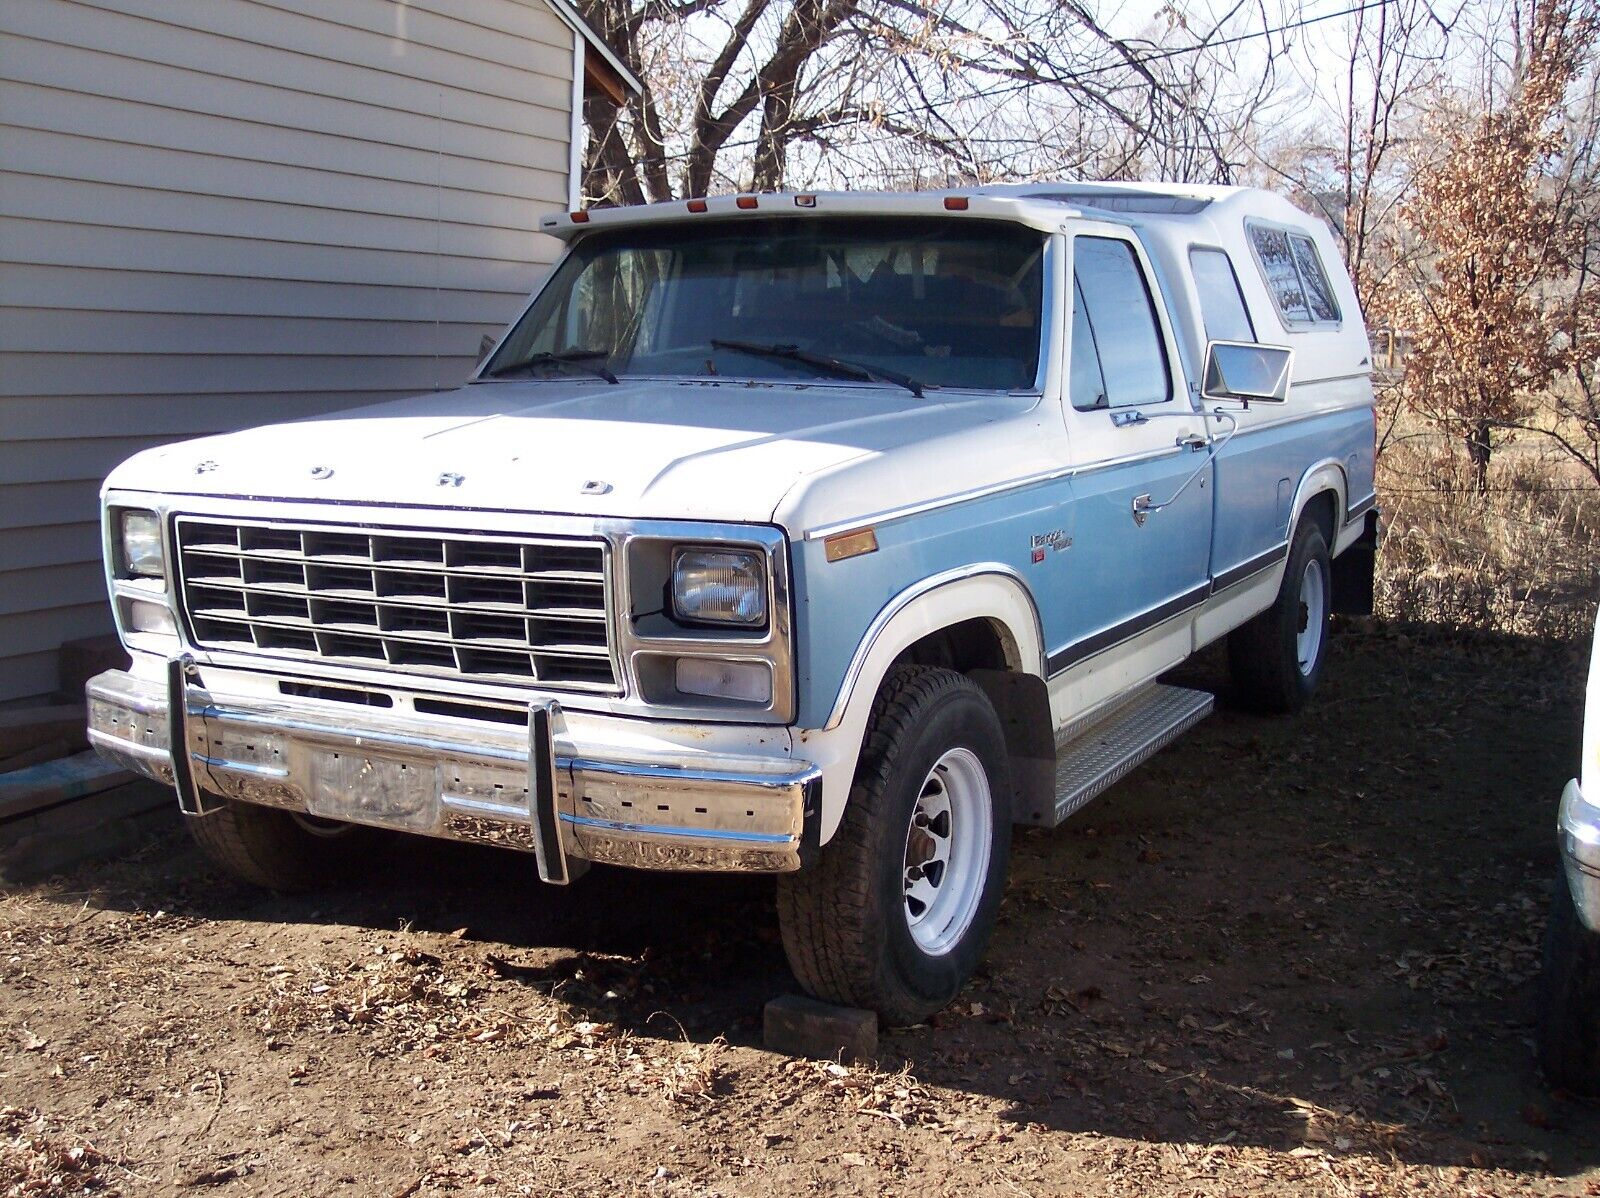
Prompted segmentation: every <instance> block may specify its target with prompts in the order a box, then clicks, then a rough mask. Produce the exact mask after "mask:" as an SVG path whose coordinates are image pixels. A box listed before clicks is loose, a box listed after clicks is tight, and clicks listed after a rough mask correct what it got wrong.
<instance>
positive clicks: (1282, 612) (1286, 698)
mask: <svg viewBox="0 0 1600 1198" xmlns="http://www.w3.org/2000/svg"><path fill="white" fill-rule="evenodd" d="M1332 598H1333V573H1332V564H1331V562H1330V561H1329V558H1328V541H1327V538H1326V537H1324V536H1323V534H1322V529H1321V528H1319V527H1318V526H1317V524H1316V522H1315V521H1314V520H1310V519H1306V520H1302V521H1301V522H1300V527H1299V528H1297V529H1296V530H1295V534H1294V542H1293V544H1291V545H1290V546H1289V560H1288V564H1287V565H1286V566H1285V567H1284V571H1283V582H1282V584H1281V585H1280V586H1279V587H1278V597H1277V598H1276V599H1275V600H1273V603H1272V606H1271V607H1269V608H1267V610H1266V611H1264V612H1262V613H1261V614H1260V615H1259V616H1257V617H1256V618H1255V619H1253V620H1251V621H1250V622H1249V623H1248V624H1245V625H1243V626H1241V627H1239V628H1236V629H1235V630H1234V631H1233V632H1232V633H1230V634H1229V636H1228V667H1229V670H1230V672H1231V673H1232V674H1233V681H1234V687H1235V689H1236V691H1237V693H1238V697H1239V699H1240V700H1241V701H1242V702H1243V703H1244V705H1245V706H1247V707H1250V708H1253V709H1255V710H1256V711H1265V712H1274V713H1277V714H1280V715H1287V714H1289V713H1291V712H1295V711H1299V710H1300V709H1301V708H1302V707H1304V706H1305V704H1306V700H1308V699H1309V698H1311V695H1312V692H1313V691H1315V690H1316V689H1317V682H1318V681H1319V680H1320V679H1321V677H1322V665H1323V662H1324V660H1325V659H1326V658H1327V654H1328V624H1329V619H1328V617H1329V615H1330V614H1331V612H1332V610H1333V605H1332V602H1331V600H1332Z"/></svg>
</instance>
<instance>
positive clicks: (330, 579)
mask: <svg viewBox="0 0 1600 1198" xmlns="http://www.w3.org/2000/svg"><path fill="white" fill-rule="evenodd" d="M176 528H177V534H176V535H177V550H178V552H177V557H178V576H179V585H180V587H181V592H182V596H183V606H184V615H185V617H186V618H187V621H188V626H189V631H190V634H191V636H192V637H193V639H194V643H195V645H196V646H197V647H200V648H204V649H232V650H239V651H244V652H254V653H264V654H270V655H272V656H274V657H289V658H297V659H301V660H308V661H309V660H316V661H329V662H338V663H340V664H344V665H358V666H382V667H390V668H393V669H398V670H406V671H410V672H415V673H425V674H444V675H453V676H460V677H467V678H481V679H484V680H486V681H494V682H512V683H521V684H523V685H540V686H554V687H564V688H572V689H581V690H589V691H608V692H615V691H617V690H618V689H619V688H618V685H617V671H616V663H615V661H614V658H613V655H612V651H611V643H610V631H609V630H610V624H609V622H608V621H607V619H606V592H607V586H606V552H605V546H604V544H603V543H602V542H600V541H596V540H583V539H578V538H571V539H562V538H554V537H550V538H544V537H541V538H527V537H495V536H487V535H483V536H479V535H472V534H465V533H446V534H440V533H426V532H413V531H410V530H404V531H401V530H394V531H390V530H374V529H367V528H354V527H351V526H348V525H345V526H338V525H332V526H319V525H285V524H278V523H273V524H251V523H244V522H236V521H230V520H214V519H206V518H199V517H191V516H180V517H178V519H177V523H176Z"/></svg>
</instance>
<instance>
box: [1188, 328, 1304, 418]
mask: <svg viewBox="0 0 1600 1198" xmlns="http://www.w3.org/2000/svg"><path fill="white" fill-rule="evenodd" d="M1293 364H1294V350H1292V349H1289V348H1287V347H1286V346H1282V345H1257V344H1256V343H1254V342H1252V341H1213V342H1211V343H1210V344H1209V345H1207V346H1206V368H1205V373H1204V375H1203V376H1202V382H1201V384H1200V398H1201V399H1213V400H1221V401H1223V402H1225V403H1240V404H1243V405H1244V406H1245V407H1246V408H1248V407H1249V406H1250V401H1251V400H1255V401H1256V402H1257V403H1283V402H1284V401H1285V400H1286V399H1288V398H1289V370H1290V367H1291V366H1292V365H1293Z"/></svg>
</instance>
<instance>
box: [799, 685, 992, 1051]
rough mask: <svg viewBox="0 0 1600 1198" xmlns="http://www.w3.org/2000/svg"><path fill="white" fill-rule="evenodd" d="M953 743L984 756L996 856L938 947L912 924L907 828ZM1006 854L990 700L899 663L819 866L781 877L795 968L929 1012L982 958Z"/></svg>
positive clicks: (891, 1006)
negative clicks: (954, 929)
mask: <svg viewBox="0 0 1600 1198" xmlns="http://www.w3.org/2000/svg"><path fill="white" fill-rule="evenodd" d="M957 748H962V749H966V750H968V751H969V753H970V754H971V755H972V756H973V757H976V759H977V761H978V762H979V763H981V766H982V772H983V774H984V775H985V777H986V781H987V784H988V789H989V794H990V803H989V818H990V826H989V831H990V839H989V846H990V848H989V861H988V868H987V870H986V871H985V873H984V878H983V883H982V890H981V895H980V897H978V899H977V902H976V907H975V909H974V910H973V912H972V916H971V920H970V922H969V923H968V924H967V926H966V929H965V931H964V932H961V933H959V935H958V937H957V938H956V939H955V940H954V942H953V943H952V944H951V945H950V946H949V947H948V948H947V949H945V951H943V952H941V953H939V954H937V955H932V954H930V953H929V952H927V951H925V950H924V949H923V948H922V946H921V945H919V944H918V943H917V941H916V939H915V938H914V937H913V935H912V932H911V930H910V927H909V921H908V917H907V908H906V901H907V900H906V895H905V888H904V887H905V878H906V872H905V871H906V853H907V833H908V830H909V829H910V825H911V820H912V816H913V814H914V813H915V812H916V810H917V805H918V797H919V795H920V794H921V793H922V791H923V787H924V785H925V784H926V783H927V782H928V780H929V778H930V775H931V774H932V771H933V769H934V766H935V765H936V764H938V763H939V762H940V761H941V759H942V758H944V756H945V754H946V753H948V752H949V751H951V750H953V749H957ZM969 760H970V758H969ZM1010 857H1011V779H1010V771H1009V765H1008V759H1007V757H1006V749H1005V735H1004V733H1003V732H1002V730H1001V726H1000V720H999V718H998V717H997V716H996V715H995V711H994V708H993V706H991V704H990V703H989V700H988V698H987V697H986V696H985V695H984V693H983V691H982V690H980V689H979V688H978V686H977V685H976V684H975V683H974V682H973V681H972V680H971V679H969V678H967V677H965V676H964V675H961V674H958V673H956V672H955V671H954V670H946V669H939V668H936V667H933V666H901V667H897V668H896V669H895V670H894V671H893V672H891V674H890V675H889V677H888V678H887V679H885V681H884V684H883V687H882V688H881V690H880V691H879V693H878V697H877V700H876V701H875V703H874V704H873V709H872V716H871V719H870V720H869V722H868V724H867V733H866V743H865V744H864V746H863V748H862V752H861V760H860V763H859V764H858V765H857V767H856V776H855V783H854V785H853V786H852V787H851V790H850V798H849V802H848V803H847V805H846V807H845V812H844V817H843V819H842V821H841V822H840V825H839V828H838V830H837V831H836V832H835V833H834V837H833V839H832V840H830V841H829V842H828V843H827V844H826V845H825V846H824V847H823V848H822V851H821V853H820V854H819V857H818V860H817V861H816V862H815V863H814V864H813V865H812V866H810V867H809V868H807V869H804V870H801V871H800V872H799V873H794V874H785V875H784V876H782V877H781V878H780V879H779V882H778V921H779V926H780V928H781V930H782V932H783V946H784V950H785V952H786V953H787V954H788V957H789V965H790V968H791V969H793V971H794V975H795V977H796V979H797V980H798V981H799V982H800V984H801V985H802V986H803V987H804V988H805V989H806V990H808V991H809V992H810V993H811V994H813V995H815V996H816V997H817V998H820V999H823V1000H825V1001H828V1002H835V1003H841V1004H844V1005H847V1006H854V1007H863V1008H866V1009H868V1010H874V1011H876V1012H877V1013H878V1015H879V1016H880V1017H881V1018H882V1019H883V1021H884V1022H885V1023H886V1024H889V1025H890V1026H904V1025H907V1024H912V1023H918V1022H920V1021H921V1020H923V1019H926V1018H927V1017H928V1016H929V1015H931V1014H933V1013H934V1012H935V1011H938V1010H939V1009H940V1008H941V1007H943V1006H945V1005H946V1004H947V1003H949V1002H950V1000H951V999H953V998H954V997H955V996H956V994H957V993H958V992H959V991H960V989H961V987H962V986H963V985H965V984H966V982H967V979H968V978H970V977H971V976H972V971H973V970H974V969H975V968H976V967H977V964H978V962H979V960H980V959H981V958H982V956H983V951H984V949H985V947H986V946H987V944H988V941H989V934H990V933H991V932H992V931H993V930H994V921H995V916H996V914H997V912H998V911H999V907H1000V900H1001V897H1002V895H1003V893H1004V890H1005V880H1006V872H1007V869H1008V868H1009V865H1010Z"/></svg>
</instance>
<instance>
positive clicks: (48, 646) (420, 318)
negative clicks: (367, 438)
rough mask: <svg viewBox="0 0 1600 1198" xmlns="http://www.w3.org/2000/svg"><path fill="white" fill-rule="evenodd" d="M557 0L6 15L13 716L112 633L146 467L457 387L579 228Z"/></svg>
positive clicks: (3, 301)
mask: <svg viewBox="0 0 1600 1198" xmlns="http://www.w3.org/2000/svg"><path fill="white" fill-rule="evenodd" d="M573 45H574V35H573V33H572V31H571V29H570V28H569V27H568V26H567V25H566V24H565V23H563V22H562V21H561V20H560V18H558V17H557V16H556V15H555V13H554V12H553V11H551V9H550V8H549V7H547V6H546V5H545V4H544V3H543V2H542V0H474V3H472V4H471V5H461V4H453V3H449V2H447V0H428V2H425V3H422V4H418V3H415V2H412V0H405V2H404V3H400V2H396V0H340V3H339V4H337V5H330V4H327V3H325V2H324V0H95V2H90V0H84V2H79V0H5V3H4V4H0V700H3V699H7V698H13V697H17V696H25V695H31V694H42V693H45V692H48V691H50V690H53V689H55V687H56V686H57V685H58V681H57V678H56V672H55V650H56V647H57V646H58V645H59V644H60V643H61V642H62V641H63V640H68V639H72V638H75V637H80V636H88V635H93V634H95V633H99V632H105V631H109V629H110V627H111V622H110V610H109V606H108V605H107V603H106V601H105V587H104V582H103V579H102V577H101V574H100V566H99V551H98V550H99V534H98V531H97V526H96V506H97V505H96V494H97V491H98V488H99V486H100V483H101V480H102V479H104V477H105V475H106V473H107V472H108V471H109V470H110V469H111V468H112V467H113V466H115V465H116V464H117V463H118V462H120V461H122V460H123V459H124V458H126V457H127V456H129V455H130V454H132V453H134V452H136V451H138V450H140V449H144V448H146V447H148V446H151V445H158V444H161V443H164V442H167V441H172V440H178V439H181V438H184V437H190V436H198V435H203V434H207V433H214V432H223V431H227V430H231V429H235V428H241V427H244V426H246V425H248V424H259V423H262V422H264V421H266V420H273V419H287V418H293V417H299V416H309V415H314V414H316V413H319V412H325V411H331V410H335V409H338V408H344V407H350V406H352V405H355V404H360V403H367V402H376V401H380V400H384V399H389V398H395V397H398V396H401V395H406V394H411V393H415V392H418V391H426V390H432V389H438V388H443V387H449V386H453V385H455V384H457V383H459V382H460V381H461V379H463V378H464V377H465V376H466V375H467V373H468V372H469V371H470V370H471V368H472V365H473V359H474V356H475V354H476V350H477V345H478V341H479V339H480V338H481V337H482V335H483V334H484V333H488V332H498V331H499V329H500V328H501V327H503V326H504V324H505V323H506V321H507V320H509V319H510V318H511V317H513V316H514V315H515V314H516V312H517V310H518V307H519V306H520V304H521V303H522V301H523V299H524V297H525V296H526V295H527V293H528V292H529V290H531V288H532V287H533V285H534V284H535V282H536V281H537V279H538V277H539V275H540V274H541V273H542V270H543V268H544V266H545V265H547V264H548V263H549V262H550V261H551V260H552V259H553V258H554V256H555V253H556V251H557V249H558V247H557V244H556V243H555V242H554V241H553V240H551V239H550V238H547V237H546V236H544V235H543V234H540V233H539V232H538V231H537V228H538V220H539V218H540V216H541V215H543V214H545V213H548V212H550V211H554V210H559V209H562V208H565V207H566V205H567V202H568V201H567V197H568V186H569V174H568V172H569V169H570V162H571V160H572V149H571V144H570V143H571V138H570V127H571V113H572V96H573V65H574V56H573Z"/></svg>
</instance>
